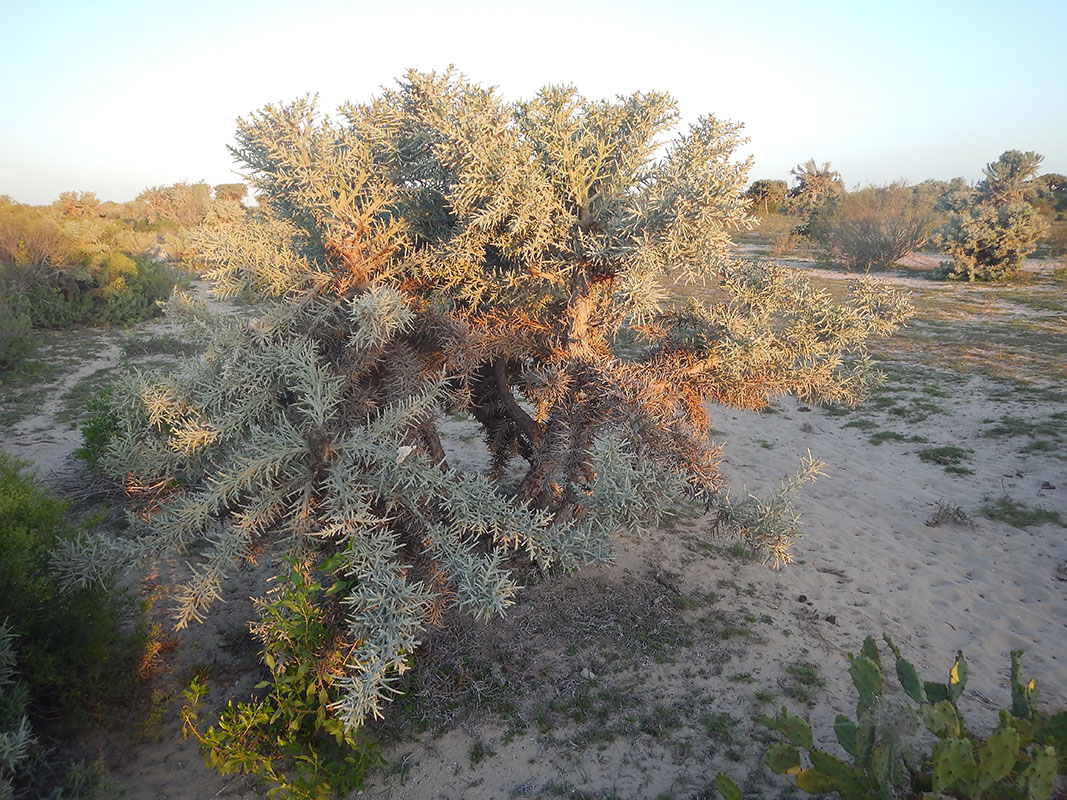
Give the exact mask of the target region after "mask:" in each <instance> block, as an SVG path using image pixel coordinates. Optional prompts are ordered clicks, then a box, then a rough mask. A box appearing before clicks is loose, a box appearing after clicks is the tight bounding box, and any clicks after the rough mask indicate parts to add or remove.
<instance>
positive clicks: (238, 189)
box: [215, 183, 248, 203]
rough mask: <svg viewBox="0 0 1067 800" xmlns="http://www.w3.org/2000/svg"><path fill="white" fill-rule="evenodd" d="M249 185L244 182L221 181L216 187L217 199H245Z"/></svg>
mask: <svg viewBox="0 0 1067 800" xmlns="http://www.w3.org/2000/svg"><path fill="white" fill-rule="evenodd" d="M247 193H248V187H247V186H245V185H244V184H243V183H220V184H219V185H218V186H216V187H215V199H216V200H225V201H228V202H233V203H240V202H241V201H242V200H244V199H245V195H246V194H247Z"/></svg>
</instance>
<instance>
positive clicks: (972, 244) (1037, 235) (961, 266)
mask: <svg viewBox="0 0 1067 800" xmlns="http://www.w3.org/2000/svg"><path fill="white" fill-rule="evenodd" d="M1041 160H1042V159H1041V156H1040V155H1038V154H1037V153H1034V152H1026V153H1022V152H1020V151H1018V150H1008V151H1006V152H1005V153H1002V154H1001V156H1000V158H999V159H997V160H996V161H994V162H992V163H990V164H988V165H986V168H985V170H984V173H985V176H986V177H985V178H984V179H983V180H982V181H980V182H979V183H978V186H977V187H975V188H974V189H968V188H966V187H962V188H955V189H953V190H951V191H949V192H947V193H946V194H945V195H943V196H942V198H941V200H940V203H939V205H940V207H941V208H942V209H943V210H946V211H948V212H950V216H949V219H948V222H947V223H945V225H944V226H943V227H942V228H941V229H940V230H939V231H938V241H939V242H940V244H941V246H942V248H943V249H944V251H945V252H946V253H947V254H948V255H950V256H952V264H951V266H949V267H948V268H946V269H944V270H942V271H941V273H940V275H939V277H944V278H954V279H965V280H969V281H999V280H1004V279H1006V278H1009V277H1011V276H1012V275H1013V274H1014V273H1015V272H1016V271H1017V270H1018V268H1019V267H1020V266H1021V265H1022V263H1023V259H1024V258H1026V256H1027V255H1029V254H1030V253H1032V252H1033V251H1034V250H1035V249H1036V247H1037V243H1038V241H1039V240H1040V239H1041V237H1042V236H1043V235H1044V234H1045V232H1046V230H1047V226H1046V224H1045V222H1044V220H1043V219H1042V218H1041V215H1040V214H1039V213H1038V211H1037V209H1036V208H1035V207H1034V206H1033V205H1032V204H1031V201H1033V200H1034V199H1035V198H1036V197H1037V196H1038V187H1037V186H1036V185H1035V182H1034V180H1033V178H1034V175H1035V174H1036V173H1037V168H1038V166H1039V165H1040V164H1041Z"/></svg>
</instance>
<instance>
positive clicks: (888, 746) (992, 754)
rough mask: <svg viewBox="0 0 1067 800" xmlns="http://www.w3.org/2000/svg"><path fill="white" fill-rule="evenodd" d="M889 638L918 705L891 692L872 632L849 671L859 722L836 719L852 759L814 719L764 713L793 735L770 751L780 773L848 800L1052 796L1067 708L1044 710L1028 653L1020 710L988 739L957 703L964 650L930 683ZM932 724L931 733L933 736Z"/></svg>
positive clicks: (810, 789) (723, 781)
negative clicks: (823, 740)
mask: <svg viewBox="0 0 1067 800" xmlns="http://www.w3.org/2000/svg"><path fill="white" fill-rule="evenodd" d="M884 639H885V642H886V644H887V645H888V647H889V650H890V652H891V654H892V657H893V661H894V665H893V666H894V671H895V674H896V678H897V681H898V682H899V683H900V688H901V689H903V690H904V693H905V695H907V697H908V698H909V699H910V700H911V703H910V704H907V703H901V702H897V701H893V700H889V699H888V698H886V696H885V693H884V692H885V686H886V676H885V671H884V669H883V665H882V658H881V655H880V653H879V651H878V646H877V644H876V643H875V641H874V640H873V639H871V638H870V637H868V638H867V639H866V640H865V641H864V643H863V648H862V650H861V651H860V653H859V655H856V656H854V657H853V658H852V660H851V667H850V673H851V675H852V683H853V685H854V686H855V688H856V692H857V693H858V694H859V703H858V704H857V706H856V717H857V718H856V720H851V719H849V718H848V717H846V716H844V715H843V714H838V715H837V718H836V721H835V722H834V733H835V734H836V736H837V743H838V744H839V745H840V746H841V748H842V750H843V751H844V752H845V753H846V754H847V756H848V759H850V760H847V759H842V758H839V757H837V756H835V755H833V754H832V753H829V752H827V751H825V750H821V749H819V748H817V747H816V746H815V742H814V740H813V738H812V732H811V727H810V726H809V725H808V723H807V722H806V721H805V720H803V719H802V718H800V717H796V716H793V715H792V714H790V713H789V712H788V711H786V709H785V708H783V709H782V710H781V711H780V712H779V713H778V714H777V715H776V716H775V717H773V718H772V717H769V716H766V715H764V716H763V717H761V718H760V722H762V723H763V724H764V725H766V726H767V727H769V728H771V729H772V730H774V731H776V732H777V733H778V734H779V735H781V736H782V737H783V738H784V739H785V740H786V741H785V742H783V743H781V744H776V745H774V746H772V747H771V748H770V750H768V751H767V757H766V764H767V766H768V767H769V768H770V769H771V771H773V772H776V773H778V774H780V775H791V776H793V778H794V779H795V780H796V785H797V788H798V789H800V790H801V791H803V792H806V793H808V794H829V793H833V794H836V795H837V796H838V797H841V798H842V800H890V798H916V799H917V798H922V800H935V799H936V798H961V799H962V798H966V800H1048V798H1050V797H1051V796H1052V792H1053V790H1054V788H1055V784H1056V776H1057V774H1060V775H1062V774H1067V711H1059V712H1057V713H1055V714H1051V715H1049V714H1046V713H1045V712H1042V711H1040V710H1039V709H1038V707H1037V685H1036V683H1035V682H1034V681H1033V680H1032V679H1031V680H1030V681H1028V682H1024V681H1023V680H1022V678H1021V669H1020V659H1021V657H1022V651H1021V650H1013V651H1012V653H1011V709H1010V711H1009V710H1002V711H1001V712H1000V721H999V724H998V725H997V727H996V729H995V730H994V731H993V732H992V733H991V734H990V735H989V736H987V737H985V738H982V737H980V736H978V735H975V734H974V733H972V732H971V731H969V730H968V728H967V726H966V724H965V722H964V719H963V716H962V714H961V713H960V710H959V707H958V706H957V701H958V700H959V699H960V697H961V695H962V694H963V690H964V688H965V687H966V685H967V662H966V660H965V659H964V657H963V653H957V656H956V661H955V663H953V665H952V668H951V669H950V670H949V673H948V681H947V682H945V683H941V682H937V681H924V680H922V679H921V678H920V677H919V672H918V670H917V669H916V668H915V666H914V665H913V664H912V663H911V662H909V661H908V660H907V659H905V658H904V657H903V656H902V655H901V653H900V650H899V649H898V648H897V646H896V645H895V644H894V643H893V640H892V639H890V638H889V637H888V636H885V637H884ZM924 729H925V731H926V732H928V733H929V734H932V737H924V736H923V733H924ZM931 739H932V742H931ZM801 753H804V754H805V756H806V759H802V758H801ZM805 760H806V761H807V764H808V765H807V766H805V765H804V761H805ZM716 783H717V786H718V788H719V791H720V792H721V793H722V795H723V797H724V798H727V800H731V799H732V798H740V796H741V794H740V791H739V790H738V788H737V786H736V784H734V783H733V781H732V780H731V779H730V778H729V777H728V776H725V775H719V776H718V778H717V781H716Z"/></svg>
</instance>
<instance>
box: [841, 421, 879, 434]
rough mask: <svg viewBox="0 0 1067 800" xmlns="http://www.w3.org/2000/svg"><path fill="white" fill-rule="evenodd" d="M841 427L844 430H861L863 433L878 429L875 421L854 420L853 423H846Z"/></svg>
mask: <svg viewBox="0 0 1067 800" xmlns="http://www.w3.org/2000/svg"><path fill="white" fill-rule="evenodd" d="M841 427H843V428H859V429H860V430H861V431H869V430H873V429H874V428H877V427H878V423H877V422H875V421H874V420H873V419H854V420H852V421H851V422H846V423H845V424H844V425H842V426H841Z"/></svg>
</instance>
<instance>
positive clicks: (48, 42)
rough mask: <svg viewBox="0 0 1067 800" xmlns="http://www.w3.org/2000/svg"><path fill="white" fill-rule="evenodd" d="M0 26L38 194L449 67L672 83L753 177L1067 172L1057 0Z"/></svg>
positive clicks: (125, 172) (271, 5)
mask: <svg viewBox="0 0 1067 800" xmlns="http://www.w3.org/2000/svg"><path fill="white" fill-rule="evenodd" d="M0 20H2V23H3V26H4V29H5V35H4V44H3V47H2V48H0V114H2V116H0V120H2V122H0V194H8V195H11V196H12V197H13V198H14V199H15V200H17V201H20V202H24V203H34V204H41V203H49V202H51V201H52V200H54V199H55V198H56V197H57V196H58V195H59V193H60V192H62V191H66V190H80V191H93V192H96V193H97V195H98V196H99V197H100V198H101V199H103V200H116V201H123V200H130V199H132V198H133V197H134V196H135V195H136V194H137V193H138V192H140V191H141V190H142V189H144V188H145V187H147V186H155V185H162V184H170V183H174V182H176V181H181V180H187V181H190V182H196V181H199V180H206V181H207V182H208V183H211V184H212V185H214V184H218V183H228V182H232V181H235V180H238V179H239V175H238V174H236V171H237V170H238V169H239V167H238V166H237V165H235V164H234V162H233V160H232V158H231V156H230V154H229V152H228V151H227V149H226V145H227V144H231V143H232V142H233V134H234V130H235V121H236V119H237V118H238V117H240V116H243V115H246V114H248V113H249V112H251V111H254V110H257V109H259V108H261V107H262V106H263V105H265V104H266V103H272V102H279V101H281V102H284V101H289V100H292V99H294V98H296V97H298V96H301V95H304V94H306V93H316V92H317V93H318V94H319V97H320V107H321V108H322V109H323V110H324V111H326V112H328V113H332V112H333V111H334V110H335V109H336V107H337V106H338V105H340V104H341V103H342V102H344V101H346V100H351V101H354V102H362V101H366V100H369V99H370V98H371V97H372V96H373V95H374V94H376V93H377V91H378V90H379V88H380V87H382V86H385V85H393V84H394V83H395V80H396V79H397V78H398V77H400V76H402V75H403V74H404V72H405V71H406V70H407V69H408V68H415V69H418V70H422V71H429V70H443V69H445V68H446V67H447V66H448V65H449V64H454V65H455V66H456V67H457V68H458V69H459V70H460V71H462V72H463V73H465V74H466V75H467V76H468V77H469V78H470V79H472V80H474V81H476V82H478V83H480V84H482V85H494V86H497V87H499V90H500V92H501V94H502V95H503V96H504V97H505V98H507V99H519V98H523V97H528V96H530V95H531V94H533V93H534V92H535V91H536V90H537V89H538V88H539V87H541V86H542V85H544V84H546V83H571V84H574V85H576V86H577V87H578V88H579V90H581V91H582V92H583V93H584V94H585V95H586V96H588V97H594V98H600V97H613V96H615V95H616V94H622V93H625V94H628V93H631V92H634V91H638V90H641V91H648V90H665V91H668V92H670V93H671V94H673V95H674V96H675V97H676V98H677V100H678V103H679V108H680V111H681V113H682V115H683V118H684V119H686V120H690V121H691V120H695V119H696V117H697V116H699V115H701V114H706V113H712V114H715V115H716V116H718V117H720V118H725V119H732V120H736V121H738V122H743V123H744V124H745V133H746V134H747V135H748V136H749V137H750V139H751V142H750V144H749V145H748V146H747V147H746V149H745V151H744V152H743V153H742V155H746V156H747V155H752V156H753V157H754V159H755V165H754V166H753V168H752V171H751V172H750V173H749V177H750V179H758V178H780V179H787V178H788V177H789V170H790V169H791V168H792V167H793V166H794V165H796V164H798V163H801V162H804V161H806V160H808V159H809V158H814V159H815V160H816V161H818V162H820V163H822V162H824V161H830V162H831V163H832V164H833V167H834V168H835V169H837V170H839V171H840V172H841V174H842V177H843V178H844V180H845V183H846V184H847V185H848V186H849V187H854V186H858V185H866V184H871V183H887V182H889V181H892V180H897V179H905V180H908V181H912V182H916V181H920V180H923V179H925V178H940V179H948V178H951V177H954V176H957V175H962V176H964V177H966V178H967V179H968V180H974V179H976V178H978V177H980V174H981V168H982V167H983V166H984V165H985V164H986V163H988V162H990V161H993V160H995V159H996V158H997V156H999V155H1000V153H1002V152H1003V151H1004V150H1008V149H1018V150H1036V151H1037V152H1039V153H1042V154H1043V155H1044V156H1045V161H1044V164H1043V165H1042V168H1041V172H1060V173H1067V81H1065V80H1064V53H1065V50H1064V47H1065V44H1064V42H1065V41H1067V40H1065V34H1067V2H1064V0H1014V1H1013V0H1004V2H993V1H992V0H970V2H955V1H953V2H940V1H939V0H920V1H913V0H907V2H894V1H893V0H882V2H866V0H840V2H830V1H829V0H827V1H826V2H803V1H802V0H793V1H792V2H790V1H789V0H764V1H763V2H748V1H746V0H734V1H733V2H718V1H717V0H712V1H709V2H698V0H656V1H655V2H628V1H627V0H609V1H608V2H601V0H568V1H567V2H540V3H534V2H527V1H525V0H523V1H522V2H506V0H498V2H475V1H474V0H462V1H461V2H448V1H447V0H437V2H432V1H430V0H409V2H395V3H389V2H387V1H386V0H376V1H375V2H364V0H349V2H340V0H337V1H336V2H329V1H328V0H305V1H304V2H299V3H294V2H281V1H280V0H278V1H276V0H233V1H232V2H231V1H229V0H207V1H204V0H179V1H178V2H172V1H171V0H161V1H160V2H153V1H152V0H147V1H146V0H138V2H132V0H66V1H61V0H34V1H33V2H31V1H30V0H17V1H16V0H0Z"/></svg>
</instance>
